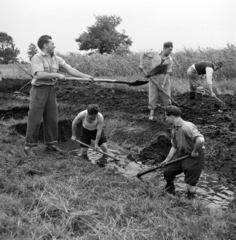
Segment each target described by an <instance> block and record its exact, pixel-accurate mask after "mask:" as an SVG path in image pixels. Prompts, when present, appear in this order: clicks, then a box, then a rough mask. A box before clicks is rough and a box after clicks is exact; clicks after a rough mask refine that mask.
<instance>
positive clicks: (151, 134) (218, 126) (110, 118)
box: [0, 80, 236, 183]
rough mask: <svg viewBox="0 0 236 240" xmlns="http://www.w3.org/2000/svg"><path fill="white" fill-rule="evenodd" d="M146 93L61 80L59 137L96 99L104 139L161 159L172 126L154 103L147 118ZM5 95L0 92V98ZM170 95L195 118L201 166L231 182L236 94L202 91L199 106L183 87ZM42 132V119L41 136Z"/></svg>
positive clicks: (234, 179)
mask: <svg viewBox="0 0 236 240" xmlns="http://www.w3.org/2000/svg"><path fill="white" fill-rule="evenodd" d="M14 82H15V83H16V81H15V80H14ZM19 85H20V84H19ZM19 85H17V87H15V85H14V84H13V81H11V82H10V84H9V86H8V87H6V89H5V90H3V91H2V92H1V96H3V97H4V98H7V97H8V96H10V95H11V94H10V93H9V92H10V91H12V92H13V91H14V90H18V89H19ZM1 90H2V88H1ZM147 95H148V94H147V92H145V91H141V90H138V91H134V90H128V89H113V88H104V87H101V86H97V85H92V84H77V83H76V84H73V85H71V84H68V85H66V83H65V82H63V85H58V86H57V99H58V103H59V115H60V121H59V124H58V127H59V136H58V137H59V141H60V142H65V141H67V140H68V139H70V137H71V121H72V119H74V117H75V116H76V115H77V114H78V112H79V111H81V110H83V109H86V107H87V105H88V104H90V103H97V104H99V106H100V108H101V112H102V113H103V114H104V116H105V124H106V127H105V131H106V133H107V136H108V141H110V142H114V143H116V144H117V145H119V146H121V147H122V148H124V149H127V150H128V151H130V152H131V153H132V154H131V155H130V159H133V160H137V159H138V161H141V162H142V163H145V164H146V163H148V164H156V163H159V162H161V161H162V160H163V159H164V158H165V156H166V154H167V153H168V151H169V149H170V130H171V127H170V126H167V125H166V123H165V122H164V119H165V118H164V112H163V110H161V109H157V111H156V113H155V121H153V122H150V121H148V120H147V117H148V114H149V110H148V108H147V101H148V98H147ZM4 98H0V104H1V101H3V99H4ZM173 98H174V99H176V101H177V102H178V103H179V104H181V103H183V102H185V103H184V104H185V106H187V107H188V108H189V109H182V112H183V118H184V119H185V120H187V121H191V122H193V123H194V124H196V125H197V127H198V128H199V130H200V131H201V133H203V135H204V137H205V139H206V161H205V170H207V171H208V172H211V173H214V174H217V175H218V176H219V178H220V179H226V180H227V181H228V182H229V183H236V121H235V119H236V96H233V95H220V96H219V98H220V99H221V100H223V101H224V102H225V103H226V104H225V106H223V107H222V106H220V105H219V104H217V102H216V101H214V99H212V98H209V97H206V96H204V97H203V104H202V105H200V106H199V105H198V104H196V101H188V100H187V101H186V99H188V93H185V94H179V95H175V96H173ZM60 106H64V107H61V108H60ZM18 110H19V111H18ZM27 111H28V110H27V108H22V109H21V110H20V109H17V108H14V106H12V109H8V110H7V111H5V112H2V115H0V116H2V117H3V116H4V120H8V119H9V118H11V117H12V118H15V119H20V118H21V117H22V118H23V117H25V116H27ZM0 114H1V113H0ZM62 116H63V117H62ZM15 128H16V130H17V131H18V132H19V133H20V134H22V135H25V132H26V123H22V122H21V123H19V124H18V125H17V124H16V125H15ZM78 134H79V133H78ZM42 136H43V127H42V125H41V127H40V140H42V139H43V138H42Z"/></svg>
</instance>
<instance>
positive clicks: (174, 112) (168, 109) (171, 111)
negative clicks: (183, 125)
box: [165, 105, 182, 117]
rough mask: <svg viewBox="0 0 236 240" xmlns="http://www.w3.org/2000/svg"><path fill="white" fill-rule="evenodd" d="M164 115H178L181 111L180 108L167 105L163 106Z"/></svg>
mask: <svg viewBox="0 0 236 240" xmlns="http://www.w3.org/2000/svg"><path fill="white" fill-rule="evenodd" d="M165 112H166V116H168V117H169V116H174V117H180V116H181V114H182V112H181V109H180V108H178V107H176V106H172V105H171V106H168V107H166V108H165Z"/></svg>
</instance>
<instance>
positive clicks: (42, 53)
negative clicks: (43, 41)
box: [40, 51, 55, 57]
mask: <svg viewBox="0 0 236 240" xmlns="http://www.w3.org/2000/svg"><path fill="white" fill-rule="evenodd" d="M40 54H41V55H42V56H43V57H45V56H47V54H46V53H45V52H43V51H41V52H40ZM54 56H55V54H54V53H53V54H52V57H54Z"/></svg>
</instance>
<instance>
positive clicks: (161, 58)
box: [139, 42, 173, 120]
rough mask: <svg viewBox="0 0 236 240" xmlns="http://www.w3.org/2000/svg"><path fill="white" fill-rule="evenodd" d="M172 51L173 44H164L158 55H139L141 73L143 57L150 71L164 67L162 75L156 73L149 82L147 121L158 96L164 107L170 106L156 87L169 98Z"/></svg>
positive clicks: (147, 53)
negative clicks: (148, 64) (159, 86)
mask: <svg viewBox="0 0 236 240" xmlns="http://www.w3.org/2000/svg"><path fill="white" fill-rule="evenodd" d="M172 50H173V43H172V42H165V43H164V45H163V50H162V51H161V52H160V53H159V52H142V53H141V54H140V64H139V69H140V70H141V71H144V69H143V60H144V57H147V58H148V59H150V60H151V67H152V69H154V68H155V67H157V66H161V65H164V66H165V67H166V68H165V70H164V71H163V72H162V73H158V74H157V75H156V76H154V77H153V78H152V79H150V81H149V105H148V108H149V109H150V115H149V120H153V116H154V111H155V109H156V103H157V99H158V95H160V96H161V98H162V101H163V104H164V106H168V105H170V104H171V101H170V99H169V98H168V97H167V96H166V95H164V94H163V93H161V92H160V91H159V88H158V86H157V85H161V87H162V88H163V90H164V91H165V92H166V93H167V94H168V95H169V96H171V81H170V74H171V73H172V66H173V59H172V58H171V57H170V54H171V52H172Z"/></svg>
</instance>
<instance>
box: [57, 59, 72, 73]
mask: <svg viewBox="0 0 236 240" xmlns="http://www.w3.org/2000/svg"><path fill="white" fill-rule="evenodd" d="M57 61H58V64H59V69H60V70H65V69H66V68H71V66H70V65H69V64H67V63H66V62H65V60H64V59H63V58H61V57H58V56H57Z"/></svg>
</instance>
